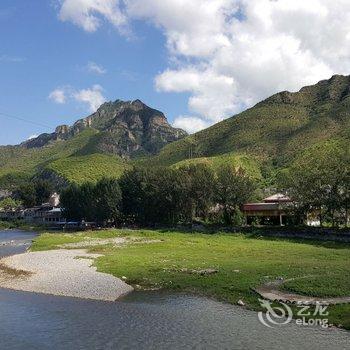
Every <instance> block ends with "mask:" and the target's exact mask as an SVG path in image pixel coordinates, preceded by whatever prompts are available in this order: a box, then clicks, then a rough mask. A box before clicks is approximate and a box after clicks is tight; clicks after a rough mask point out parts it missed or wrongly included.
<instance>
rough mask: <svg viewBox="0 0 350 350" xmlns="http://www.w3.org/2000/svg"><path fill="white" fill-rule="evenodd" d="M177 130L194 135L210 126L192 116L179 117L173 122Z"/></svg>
mask: <svg viewBox="0 0 350 350" xmlns="http://www.w3.org/2000/svg"><path fill="white" fill-rule="evenodd" d="M173 126H174V127H175V128H180V129H183V130H186V131H187V132H188V133H189V134H193V133H195V132H197V131H199V130H202V129H204V128H206V127H208V126H209V123H207V122H205V121H204V120H203V119H202V118H198V117H191V116H181V115H180V116H178V117H177V118H175V120H174V122H173Z"/></svg>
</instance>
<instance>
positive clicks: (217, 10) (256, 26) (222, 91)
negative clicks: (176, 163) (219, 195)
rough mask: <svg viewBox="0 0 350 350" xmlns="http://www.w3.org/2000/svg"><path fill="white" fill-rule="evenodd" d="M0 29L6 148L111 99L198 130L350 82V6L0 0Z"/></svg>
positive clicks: (324, 1)
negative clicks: (281, 97)
mask: <svg viewBox="0 0 350 350" xmlns="http://www.w3.org/2000/svg"><path fill="white" fill-rule="evenodd" d="M335 4H336V6H335ZM0 26H1V28H0V77H1V80H0V121H1V128H0V144H15V143H18V142H20V141H23V140H25V139H27V138H28V137H29V136H31V135H34V134H38V133H41V132H48V131H52V130H53V128H54V127H55V126H57V125H59V124H65V123H66V124H71V123H73V122H74V121H75V120H76V119H78V118H80V117H83V116H86V115H88V114H90V113H91V111H92V110H94V109H95V108H96V107H97V106H98V105H99V104H100V103H102V102H103V101H104V100H115V99H124V100H133V99H137V98H139V99H141V100H143V101H144V102H145V103H147V104H148V105H150V106H151V107H153V108H157V109H160V110H161V111H163V112H164V113H165V114H166V115H167V117H168V119H169V121H170V122H171V123H172V124H173V125H174V126H176V127H181V128H183V129H185V130H187V131H188V132H195V131H198V130H201V129H203V128H205V127H208V126H210V125H212V124H214V123H216V122H219V121H221V120H223V119H225V118H227V117H230V116H232V115H234V114H236V113H238V112H240V111H242V110H244V109H245V108H248V107H250V106H252V105H254V104H255V103H256V102H258V101H260V100H262V99H264V98H266V97H268V96H270V95H272V94H273V93H276V92H278V91H283V90H289V91H297V90H299V89H300V88H301V87H302V86H305V85H311V84H314V83H316V82H318V81H319V80H321V79H327V78H330V77H331V76H332V75H333V74H345V75H348V74H349V73H350V59H349V52H350V2H349V1H344V0H309V1H305V0H276V1H271V0H35V1H28V0H1V2H0ZM3 114H7V115H13V116H15V117H20V118H23V119H25V120H27V121H31V122H34V123H36V124H30V123H26V122H24V121H19V120H16V119H15V118H9V117H5V116H4V115H3ZM252 127H254V126H253V125H252Z"/></svg>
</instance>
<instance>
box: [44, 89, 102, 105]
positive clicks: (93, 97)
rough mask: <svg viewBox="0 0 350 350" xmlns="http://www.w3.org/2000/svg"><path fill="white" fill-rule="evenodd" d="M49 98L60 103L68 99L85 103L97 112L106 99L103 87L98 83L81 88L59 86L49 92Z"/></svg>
mask: <svg viewBox="0 0 350 350" xmlns="http://www.w3.org/2000/svg"><path fill="white" fill-rule="evenodd" d="M49 98H50V99H51V100H52V101H54V102H55V103H59V104H63V103H66V102H68V101H76V102H80V103H83V104H85V105H86V106H87V107H88V110H89V111H90V112H95V111H96V110H97V109H98V107H100V106H101V104H102V103H104V102H105V101H106V99H105V97H104V96H103V88H102V86H100V85H98V84H95V85H93V86H92V87H91V88H87V89H81V90H77V89H75V88H73V87H71V86H65V87H61V88H57V89H55V90H53V91H52V92H51V93H50V94H49Z"/></svg>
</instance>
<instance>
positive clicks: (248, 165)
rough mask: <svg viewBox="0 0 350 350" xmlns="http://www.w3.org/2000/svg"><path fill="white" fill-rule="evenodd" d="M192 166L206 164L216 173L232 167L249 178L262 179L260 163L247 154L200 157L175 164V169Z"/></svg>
mask: <svg viewBox="0 0 350 350" xmlns="http://www.w3.org/2000/svg"><path fill="white" fill-rule="evenodd" d="M190 164H193V165H197V164H204V165H207V166H209V167H211V168H212V169H213V170H214V171H217V170H219V169H220V167H223V166H231V167H233V168H234V169H236V170H237V169H243V170H244V171H245V173H246V174H248V175H249V176H251V177H252V178H254V179H256V180H261V179H262V174H261V170H260V164H259V162H258V161H257V160H256V159H254V158H253V157H250V156H248V155H245V154H235V153H233V154H231V153H229V154H224V155H220V156H214V157H200V158H192V159H185V160H182V161H180V162H177V163H175V164H174V165H173V167H175V168H181V167H183V166H188V165H190Z"/></svg>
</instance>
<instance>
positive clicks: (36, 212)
mask: <svg viewBox="0 0 350 350" xmlns="http://www.w3.org/2000/svg"><path fill="white" fill-rule="evenodd" d="M59 205H60V196H59V195H58V194H57V193H53V194H52V195H51V196H50V198H49V201H48V202H47V203H43V204H41V205H38V206H35V207H31V208H26V209H17V210H3V211H0V220H4V221H12V220H24V221H25V222H28V223H35V224H55V223H59V222H61V221H62V220H64V219H63V218H62V210H61V208H60V207H59Z"/></svg>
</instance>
